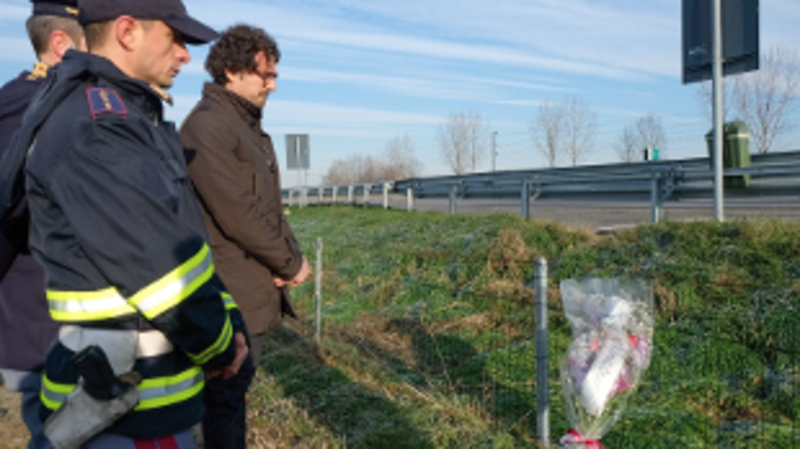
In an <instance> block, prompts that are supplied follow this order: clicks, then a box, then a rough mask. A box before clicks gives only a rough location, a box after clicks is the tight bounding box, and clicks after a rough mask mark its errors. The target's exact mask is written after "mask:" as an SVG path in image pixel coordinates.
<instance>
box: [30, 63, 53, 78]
mask: <svg viewBox="0 0 800 449" xmlns="http://www.w3.org/2000/svg"><path fill="white" fill-rule="evenodd" d="M49 70H50V66H49V65H47V64H45V63H43V62H42V61H38V62H37V63H36V64H34V65H33V70H31V73H30V74H29V75H28V77H27V79H28V81H36V80H39V79H43V78H47V72H48V71H49Z"/></svg>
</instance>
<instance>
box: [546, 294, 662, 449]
mask: <svg viewBox="0 0 800 449" xmlns="http://www.w3.org/2000/svg"><path fill="white" fill-rule="evenodd" d="M561 295H562V300H563V304H564V313H565V314H566V316H567V319H568V320H569V322H570V325H571V327H572V335H573V340H572V344H571V345H570V347H569V350H568V351H567V354H566V356H565V357H564V360H563V361H562V363H561V385H562V388H563V393H564V402H565V404H566V412H567V417H568V418H569V420H570V422H571V423H572V425H573V428H572V429H570V430H569V432H568V433H567V435H565V436H564V438H562V439H561V444H562V446H563V447H567V448H570V449H573V448H576V449H577V448H588V449H600V448H602V447H603V445H602V444H600V441H599V440H600V438H602V436H603V435H605V434H606V433H607V432H608V430H609V429H610V428H611V426H613V425H614V423H615V422H616V421H617V419H619V417H620V415H621V414H622V411H623V410H624V409H625V406H626V403H627V399H628V398H629V397H631V396H632V395H633V393H634V391H635V390H636V387H637V386H638V384H639V381H640V380H641V378H642V376H643V375H644V373H645V371H646V370H647V368H648V366H650V358H651V356H652V353H653V313H652V304H651V301H650V298H651V295H650V290H649V288H648V287H647V286H646V285H645V284H644V283H642V282H639V281H625V280H620V279H587V280H584V281H580V282H578V281H575V280H572V279H567V280H564V281H563V282H561Z"/></svg>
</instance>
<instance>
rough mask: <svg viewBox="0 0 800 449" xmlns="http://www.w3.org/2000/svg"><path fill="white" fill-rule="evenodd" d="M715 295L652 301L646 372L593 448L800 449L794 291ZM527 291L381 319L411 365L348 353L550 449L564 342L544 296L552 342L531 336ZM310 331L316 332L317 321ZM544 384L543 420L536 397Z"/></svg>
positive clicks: (374, 347)
mask: <svg viewBox="0 0 800 449" xmlns="http://www.w3.org/2000/svg"><path fill="white" fill-rule="evenodd" d="M551 281H552V280H551ZM551 284H552V282H551ZM544 285H546V284H544ZM539 288H540V289H541V286H539ZM718 288H719V289H720V290H719V292H720V293H719V294H715V295H712V297H709V298H708V303H707V304H704V305H701V306H698V305H690V304H682V301H683V299H682V297H681V294H680V292H676V293H674V294H672V293H664V292H661V293H658V294H659V295H661V297H660V298H657V300H658V303H659V306H658V323H657V327H656V331H655V351H654V355H653V361H652V365H651V367H650V369H649V370H648V372H647V373H646V375H645V377H644V379H643V382H642V384H641V386H640V388H639V390H638V392H637V394H636V396H635V397H634V399H633V400H632V401H631V402H630V403H629V404H628V407H627V409H626V411H625V413H624V415H623V416H622V418H621V420H620V421H619V422H618V423H617V424H616V425H615V427H614V428H612V431H611V432H610V433H609V434H608V435H607V436H606V437H605V438H604V439H603V442H604V443H605V444H607V445H608V447H620V448H622V447H625V448H637V447H648V448H661V447H663V448H674V447H693V448H694V447H697V448H704V447H708V448H711V447H715V448H739V447H760V448H788V447H798V445H800V428H799V426H798V414H800V395H798V393H800V371H798V348H800V340H799V339H798V338H800V333H799V332H798V328H800V314H798V308H799V307H800V284H798V285H795V286H788V287H787V286H772V285H769V284H768V283H765V284H759V285H743V284H741V283H739V282H736V281H735V280H733V281H731V282H730V283H728V284H721V285H718ZM535 289H536V284H534V283H533V282H531V283H530V285H528V286H527V287H524V288H522V289H520V290H519V291H518V294H517V297H516V299H513V300H498V298H495V297H487V296H485V295H472V296H470V297H465V298H461V300H462V301H464V302H465V303H466V302H468V303H469V305H468V306H467V305H463V304H462V305H463V307H464V308H465V309H469V310H468V312H466V311H464V312H462V311H459V304H458V303H456V304H455V305H452V304H451V305H450V307H442V308H438V309H432V308H428V307H426V305H425V304H420V306H419V307H418V309H417V313H416V314H415V315H412V316H406V317H403V318H398V317H397V316H395V315H393V314H391V313H388V312H387V314H386V316H384V318H385V319H386V320H387V322H388V324H387V326H386V329H385V330H386V332H388V333H393V334H395V335H398V336H400V337H405V338H407V339H408V340H410V341H411V348H410V351H411V353H412V354H413V360H411V361H409V360H407V359H406V360H405V361H402V362H401V360H402V359H403V358H402V357H401V356H400V355H399V354H392V353H391V352H387V350H386V349H385V348H381V346H380V345H379V344H377V343H376V342H375V341H372V340H370V339H368V338H367V339H353V340H352V341H350V343H352V344H354V345H355V346H356V347H358V348H359V350H360V352H362V353H364V354H368V355H370V357H373V358H375V359H376V360H382V361H383V362H384V363H385V366H386V367H387V369H389V370H391V371H393V373H394V374H395V375H398V376H401V377H404V378H406V380H407V381H408V382H409V383H410V384H412V385H414V386H415V387H416V388H418V389H420V390H421V391H425V392H427V393H428V394H432V395H437V396H443V397H450V398H451V399H454V400H456V401H457V402H459V403H463V404H465V406H466V407H468V408H470V409H471V410H472V411H473V412H474V413H476V414H478V415H482V416H486V417H487V419H488V420H490V421H491V423H492V425H493V427H494V430H495V431H500V432H506V433H510V434H512V435H514V437H515V440H516V441H517V443H518V444H520V445H530V446H531V447H533V446H539V445H540V442H541V441H549V442H550V443H554V442H555V441H557V440H558V438H559V437H560V436H561V435H563V434H564V433H565V432H566V430H567V429H568V428H569V427H570V423H569V422H568V421H567V418H566V414H565V410H564V406H563V400H562V393H561V386H560V382H559V365H560V363H561V358H562V357H563V355H564V354H565V352H566V347H567V345H568V342H569V340H570V339H571V336H568V335H565V334H564V328H565V325H564V322H565V318H564V316H563V313H562V311H561V310H560V301H558V299H556V298H554V297H553V296H552V295H550V297H549V301H548V302H547V304H548V305H547V308H546V309H545V310H546V313H545V314H544V316H547V315H550V316H552V318H551V319H550V320H549V321H550V322H551V326H552V324H556V326H555V328H556V329H560V331H556V332H554V331H553V328H552V327H551V329H550V332H549V333H545V334H542V333H541V332H536V331H537V330H541V329H540V328H541V325H542V323H537V317H538V318H541V317H542V315H543V314H542V312H541V308H539V310H540V311H539V312H538V313H537V312H536V311H535V310H534V302H533V298H534V296H535ZM723 292H735V293H734V294H731V295H726V294H725V293H723ZM544 296H545V298H546V297H547V295H546V294H544ZM318 310H320V313H321V309H318ZM315 321H316V323H320V322H321V321H324V320H322V319H321V317H320V316H319V315H318V316H317V317H316V320H315ZM445 323H446V324H445ZM318 332H319V331H318ZM545 332H547V331H545ZM318 335H319V334H318ZM537 335H538V337H537ZM542 335H546V336H547V338H548V339H549V345H547V346H546V347H547V353H548V356H549V357H548V358H545V359H544V360H543V359H542V355H543V354H542V353H541V350H540V351H538V352H537V342H538V341H541V338H542ZM543 362H544V363H545V366H544V368H545V369H546V373H547V377H549V379H548V380H546V381H544V382H543V381H542V379H546V378H547V377H542V376H541V375H540V376H538V378H537V374H536V373H537V369H538V368H542V366H541V364H542V363H543ZM543 383H544V384H546V389H545V390H544V391H545V392H546V393H547V396H548V397H547V399H548V400H549V405H547V407H546V410H547V414H546V415H542V407H543V404H542V400H541V399H542V397H541V396H540V395H541V394H542V391H541V389H539V390H538V391H537V387H541V386H542V384H543ZM537 402H538V403H537ZM537 416H538V418H539V419H538V422H537ZM543 419H545V420H547V421H546V423H547V429H545V431H544V433H543V429H542V427H543V423H544V421H543ZM551 426H552V429H553V430H552V434H551V433H550V427H551ZM550 435H552V436H550Z"/></svg>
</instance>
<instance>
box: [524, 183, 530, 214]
mask: <svg viewBox="0 0 800 449" xmlns="http://www.w3.org/2000/svg"><path fill="white" fill-rule="evenodd" d="M522 218H524V219H526V220H528V219H530V218H531V183H530V182H528V181H522Z"/></svg>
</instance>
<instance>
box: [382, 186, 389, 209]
mask: <svg viewBox="0 0 800 449" xmlns="http://www.w3.org/2000/svg"><path fill="white" fill-rule="evenodd" d="M383 208H384V209H388V208H389V183H388V182H384V183H383Z"/></svg>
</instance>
